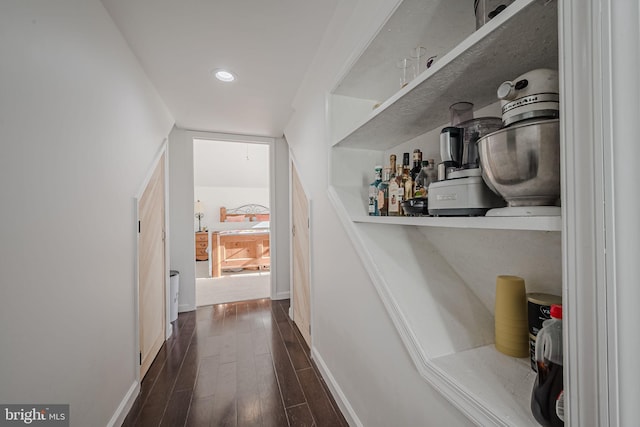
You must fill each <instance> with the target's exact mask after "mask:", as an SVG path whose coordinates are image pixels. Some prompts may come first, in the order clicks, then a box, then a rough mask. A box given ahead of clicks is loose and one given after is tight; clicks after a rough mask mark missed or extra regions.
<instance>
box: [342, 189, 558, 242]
mask: <svg viewBox="0 0 640 427" xmlns="http://www.w3.org/2000/svg"><path fill="white" fill-rule="evenodd" d="M362 193H363V191H362V188H360V187H334V186H332V187H330V188H329V194H330V196H331V198H332V200H334V201H339V202H340V203H341V204H342V205H343V206H344V207H345V208H346V214H347V216H348V217H349V219H350V220H351V221H353V222H356V223H371V224H387V225H413V226H417V227H448V228H475V229H486V230H529V231H561V229H562V218H561V217H560V216H521V217H489V216H473V217H470V216H457V217H445V216H439V217H434V216H413V217H412V216H369V215H367V214H366V212H367V206H366V205H365V200H366V197H365V196H364V195H363V194H362Z"/></svg>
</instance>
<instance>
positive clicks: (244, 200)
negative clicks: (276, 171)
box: [193, 139, 270, 230]
mask: <svg viewBox="0 0 640 427" xmlns="http://www.w3.org/2000/svg"><path fill="white" fill-rule="evenodd" d="M269 162H270V156H269V145H268V144H257V143H253V144H252V143H240V142H227V141H210V140H202V139H195V140H194V141H193V175H194V185H195V190H194V191H195V195H194V200H200V201H201V202H202V205H203V207H204V217H203V218H202V219H201V224H202V226H203V227H204V226H207V227H208V228H209V230H216V229H217V228H219V226H220V207H222V206H224V207H226V208H227V209H233V208H237V207H240V206H242V205H246V204H250V203H255V204H259V205H263V206H266V207H267V208H268V207H269ZM194 230H198V220H197V219H196V218H195V216H194Z"/></svg>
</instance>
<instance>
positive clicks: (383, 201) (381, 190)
mask: <svg viewBox="0 0 640 427" xmlns="http://www.w3.org/2000/svg"><path fill="white" fill-rule="evenodd" d="M390 174H391V170H390V169H389V168H384V171H383V173H382V182H381V183H380V184H378V210H379V211H380V216H388V215H389V177H390Z"/></svg>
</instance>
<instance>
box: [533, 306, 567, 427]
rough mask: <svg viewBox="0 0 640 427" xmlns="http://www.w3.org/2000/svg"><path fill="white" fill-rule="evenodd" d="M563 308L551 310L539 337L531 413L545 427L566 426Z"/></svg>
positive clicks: (556, 307)
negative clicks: (563, 394)
mask: <svg viewBox="0 0 640 427" xmlns="http://www.w3.org/2000/svg"><path fill="white" fill-rule="evenodd" d="M562 353H563V352H562V306H561V305H552V306H551V319H549V320H545V321H544V322H543V323H542V329H540V331H539V332H538V336H537V337H536V357H535V359H536V364H537V366H538V375H537V377H536V380H535V383H534V384H533V391H532V392H531V412H532V413H533V416H534V418H535V419H536V421H538V422H539V423H540V425H542V426H544V427H561V426H564V421H563V418H564V407H563V404H562V403H561V402H560V400H561V396H562V391H563V390H564V387H563V383H562V374H563V367H562V357H563V356H562Z"/></svg>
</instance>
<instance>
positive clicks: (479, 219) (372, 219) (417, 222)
mask: <svg viewBox="0 0 640 427" xmlns="http://www.w3.org/2000/svg"><path fill="white" fill-rule="evenodd" d="M351 220H352V221H353V222H365V223H374V224H396V225H414V226H419V227H448V228H475V229H488V230H530V231H560V230H561V229H562V219H561V217H559V216H530V217H488V216H472V217H469V216H464V217H463V216H456V217H442V216H441V217H432V216H424V217H418V216H414V217H411V216H368V215H358V216H353V217H352V218H351Z"/></svg>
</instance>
